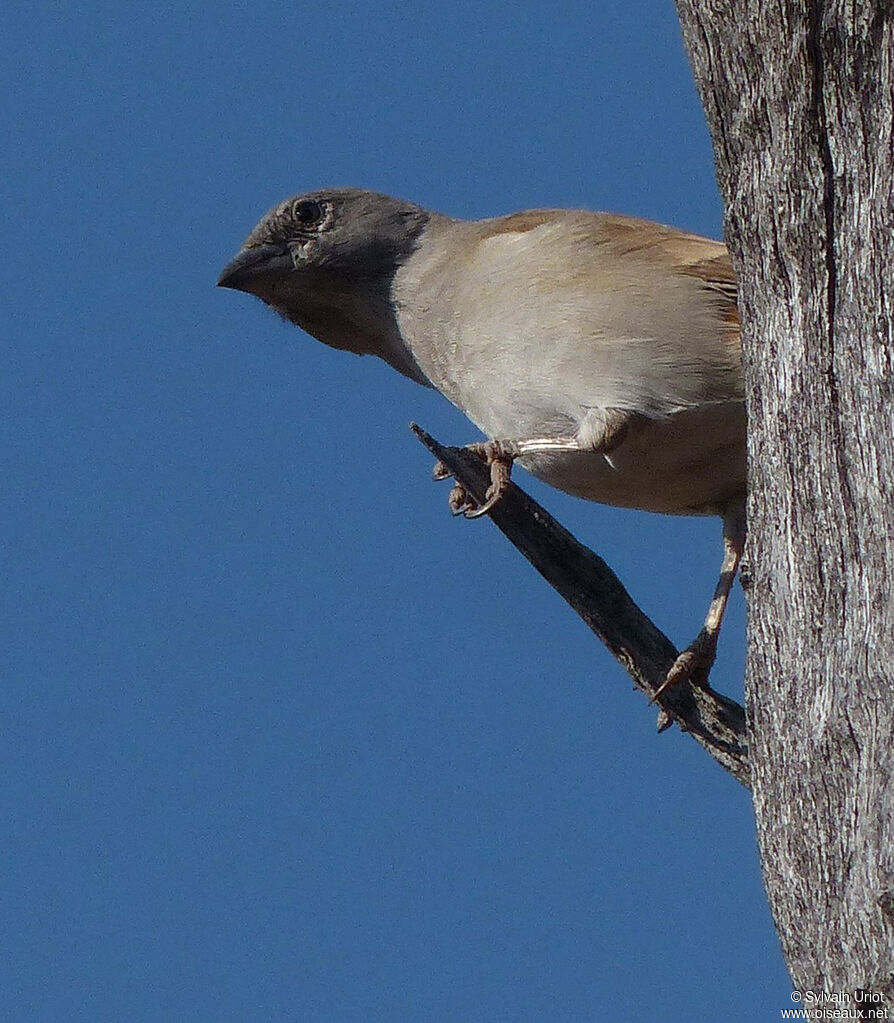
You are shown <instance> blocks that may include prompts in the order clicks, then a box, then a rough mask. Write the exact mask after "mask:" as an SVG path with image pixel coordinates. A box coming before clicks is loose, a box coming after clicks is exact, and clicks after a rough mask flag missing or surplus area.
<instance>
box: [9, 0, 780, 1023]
mask: <svg viewBox="0 0 894 1023" xmlns="http://www.w3.org/2000/svg"><path fill="white" fill-rule="evenodd" d="M4 34H5V44H4V45H5V49H6V51H7V52H6V56H5V59H4V60H3V62H2V70H0V75H2V77H3V80H4V82H3V84H4V86H5V94H6V95H7V97H8V101H7V104H5V109H4V112H3V113H2V115H0V116H2V118H3V121H4V124H3V136H4V139H5V145H4V147H3V151H2V153H0V163H2V172H3V180H4V181H5V183H6V188H5V193H6V197H5V202H4V209H3V212H2V219H0V223H2V226H3V233H4V249H5V251H6V253H7V276H6V282H7V283H6V288H5V289H4V296H3V299H2V302H3V313H2V322H3V325H4V329H3V333H4V338H5V349H6V359H5V371H4V373H3V375H2V383H0V387H2V391H3V408H4V417H3V421H4V434H5V437H4V441H5V442H4V444H3V445H2V449H0V457H2V459H3V463H4V464H3V467H2V473H3V479H4V488H3V490H4V492H3V496H2V503H0V518H2V521H0V527H2V537H3V539H2V559H3V574H4V577H5V579H6V587H5V588H4V609H3V618H2V620H3V622H4V637H3V642H2V652H0V658H2V660H0V663H2V666H3V684H2V686H0V722H2V732H3V741H2V744H0V762H2V763H0V799H2V816H3V820H4V821H5V825H6V826H5V828H4V829H3V835H4V841H3V864H4V867H3V871H2V889H0V892H2V903H0V908H2V918H3V921H4V923H3V925H2V926H3V935H2V942H0V1016H2V1017H3V1018H6V1019H11V1020H13V1019H14V1020H17V1021H56V1020H66V1021H81V1020H83V1021H90V1023H103V1021H116V1023H118V1021H128V1023H130V1021H170V1020H177V1021H207V1020H214V1021H230V1020H233V1021H237V1020H238V1021H243V1020H275V1021H293V1020H294V1021H309V1023H317V1021H320V1023H329V1021H338V1023H341V1021H357V1020H363V1021H388V1023H401V1021H407V1023H410V1021H412V1023H420V1021H428V1020H431V1021H437V1023H453V1021H456V1023H460V1021H462V1023H467V1021H470V1020H474V1021H476V1023H489V1021H504V1020H505V1021H529V1020H530V1021H539V1020H544V1021H546V1020H548V1021H550V1023H566V1021H567V1023H572V1021H573V1023H578V1021H583V1020H589V1019H599V1018H603V1017H604V1016H606V1015H611V1016H612V1018H616V1019H625V1020H632V1021H638V1020H651V1019H654V1018H656V1015H657V1016H660V1018H661V1019H662V1020H665V1021H669V1023H674V1021H677V1020H680V1021H683V1020H685V1021H686V1023H693V1021H701V1020H704V1021H708V1020H711V1021H713V1020H716V1019H717V1018H719V1017H721V1016H723V1017H724V1018H725V1019H727V1020H734V1021H748V1023H753V1021H754V1020H756V1019H763V1018H774V1017H775V1015H776V1012H777V1011H778V1009H779V1008H781V1007H784V1006H785V1005H790V1004H791V1003H790V1001H789V994H790V986H789V982H788V979H787V975H786V972H785V970H784V967H783V964H782V960H781V956H780V953H779V949H778V944H777V940H776V937H775V934H774V931H773V927H772V922H771V919H770V914H769V911H768V909H767V906H766V903H765V898H764V894H763V890H762V886H761V880H760V873H759V866H758V861H757V855H756V850H755V839H754V829H753V822H752V816H751V809H750V803H749V800H748V798H747V794H746V793H745V792H744V790H741V789H740V787H739V786H738V785H737V784H736V783H735V782H734V781H733V780H732V779H730V778H728V777H727V776H726V775H725V774H724V772H723V771H722V770H721V769H720V768H719V767H717V766H716V765H715V764H714V763H713V762H712V761H711V760H709V758H708V757H707V756H706V755H705V754H704V753H703V752H701V751H700V750H699V749H697V748H696V746H695V745H694V744H693V743H692V742H691V741H688V740H687V739H686V738H685V737H683V736H681V735H679V733H677V732H676V731H672V732H669V733H665V734H663V735H660V736H658V735H656V734H655V727H654V726H655V712H654V710H653V709H650V708H648V707H647V706H646V703H645V700H644V699H643V698H642V697H641V696H640V695H639V694H637V693H634V692H633V691H632V689H631V686H630V685H629V683H628V682H627V680H626V677H625V676H624V675H623V674H622V672H621V669H620V668H618V667H617V666H616V665H615V663H614V662H613V661H612V660H611V659H610V658H609V656H608V655H607V654H606V653H605V652H604V651H603V650H602V649H601V648H600V646H599V644H598V643H597V642H596V640H595V639H594V638H593V637H592V636H591V635H590V634H589V633H588V631H587V630H586V628H585V627H584V626H583V625H582V624H581V623H580V622H579V621H578V620H577V619H576V618H575V616H574V615H573V614H572V613H571V612H570V611H569V610H568V609H567V608H566V607H565V606H564V604H563V603H562V602H561V600H560V599H559V598H558V597H557V596H555V594H553V593H552V591H551V590H550V589H549V588H548V587H547V585H546V584H545V583H544V582H543V581H542V580H541V579H540V578H539V576H537V575H536V574H535V573H534V572H533V570H531V569H530V568H529V567H528V566H527V564H526V563H525V562H523V561H522V560H521V558H520V557H519V556H518V555H516V554H515V552H514V551H513V550H512V549H511V548H510V546H509V545H508V543H507V542H506V541H505V540H504V539H503V538H502V537H501V536H500V535H499V534H498V533H497V531H496V529H495V528H494V527H493V526H492V525H491V524H490V523H489V522H486V521H480V522H476V523H470V522H465V521H461V520H453V519H451V517H450V515H449V514H448V512H447V507H446V497H447V490H448V489H449V488H448V487H447V486H446V485H445V484H440V485H436V484H434V483H432V482H431V480H430V476H429V473H430V469H431V460H430V458H429V457H428V455H427V453H426V452H425V451H424V450H423V449H422V448H421V446H420V445H419V444H418V442H417V441H416V440H415V439H414V438H413V437H412V436H411V434H410V433H409V431H408V429H407V424H408V423H409V421H410V420H411V419H412V420H416V421H418V422H419V423H421V424H422V425H423V426H425V427H426V428H427V429H428V430H429V431H430V432H431V433H433V434H434V435H435V436H436V437H438V438H439V439H440V440H442V441H444V442H448V443H465V442H467V441H471V440H474V439H477V436H476V434H475V431H474V429H473V428H472V427H471V425H470V424H468V423H467V422H466V421H465V419H464V418H463V417H462V416H461V415H460V414H459V413H458V412H456V411H455V410H453V409H452V408H451V407H450V406H449V405H447V403H446V402H445V401H444V400H443V399H441V398H440V397H439V396H438V395H436V394H433V393H431V392H427V391H426V390H424V389H422V388H419V387H417V386H415V385H413V384H412V383H411V382H409V381H407V380H405V379H403V378H401V377H399V376H398V375H397V374H396V373H394V372H393V371H392V370H390V369H389V368H388V367H387V366H385V365H384V364H382V363H378V362H376V361H375V360H372V359H368V358H364V359H360V358H356V357H353V356H350V355H347V354H344V353H338V352H333V351H331V350H329V349H326V348H324V346H322V345H320V344H318V343H317V342H315V341H313V340H312V339H310V338H308V337H306V336H304V335H303V334H301V333H300V332H299V331H297V330H296V329H295V328H292V327H288V326H286V325H285V324H283V323H281V322H280V321H278V320H277V319H276V318H275V317H274V316H273V315H271V314H270V313H269V312H268V311H266V310H265V309H264V308H263V307H262V306H261V305H260V304H259V303H257V302H255V301H252V300H250V299H249V298H248V297H247V296H244V295H240V294H236V293H234V292H224V291H221V290H218V289H216V288H215V287H214V283H215V280H216V277H217V273H218V271H219V269H220V268H221V266H222V265H223V264H224V263H225V262H226V261H227V260H228V259H229V258H230V256H232V255H233V254H234V253H235V251H236V250H237V248H238V246H239V243H240V242H241V240H242V238H243V237H244V235H245V234H246V233H247V231H248V230H249V229H250V228H251V226H252V225H253V224H254V222H255V221H256V220H257V219H258V217H259V216H260V215H261V214H262V213H263V212H264V211H265V210H266V209H267V208H268V207H269V206H270V205H272V204H273V203H274V202H276V201H278V200H279V199H281V198H283V197H285V196H286V195H289V194H292V193H294V192H299V191H303V190H305V189H308V188H312V187H317V186H320V185H326V184H338V185H342V184H356V185H363V186H367V187H371V188H376V189H380V190H383V191H386V192H391V193H394V194H398V195H402V196H405V197H408V198H412V199H414V200H416V201H418V202H420V203H422V204H424V205H428V206H430V207H432V208H436V209H439V210H442V211H444V212H447V213H451V214H454V215H457V216H468V217H475V216H487V215H493V214H498V213H505V212H511V211H513V210H517V209H523V208H526V207H531V206H538V205H539V206H544V205H549V206H563V205H565V206H587V207H592V208H602V209H609V210H615V211H619V212H626V213H632V214H637V215H640V216H645V217H651V218H653V219H656V220H660V221H664V222H667V223H672V224H676V225H678V226H680V227H684V228H687V229H689V230H693V231H697V232H701V233H704V234H708V235H712V236H718V235H719V234H720V231H721V205H720V201H719V198H718V195H717V190H716V186H715V183H714V178H713V172H712V162H711V153H710V146H709V142H708V139H707V134H706V130H705V127H704V123H703V117H702V113H701V110H700V107H699V105H698V102H697V98H696V95H695V92H694V88H693V85H692V83H691V79H690V74H689V70H688V67H687V64H686V60H685V55H684V53H683V49H682V46H681V43H680V39H679V30H678V27H677V24H676V21H675V16H674V12H673V5H672V4H671V2H670V0H667V2H661V3H659V2H657V0H647V2H646V3H642V4H630V3H629V2H628V0H608V2H601V3H597V4H592V3H589V4H584V3H573V2H561V0H560V2H556V3H553V4H549V5H546V4H540V3H538V4H533V3H516V4H513V5H508V4H505V5H504V4H463V3H454V4H450V5H448V4H434V3H429V2H417V3H415V4H408V3H370V4H366V5H360V4H347V3H323V4H312V5H311V4H307V5H304V4H295V3H288V4H287V3H270V2H264V0H258V2H254V3H251V4H202V3H197V4H195V5H190V6H187V5H183V6H166V5H160V6H154V5H142V4H141V5H132V4H123V5H122V4H115V5H113V4H90V3H89V2H88V3H85V4H80V5H62V4H40V3H38V4H32V5H18V6H14V7H12V8H11V9H10V10H9V11H8V12H7V13H6V15H5V27H4ZM9 97H12V99H11V100H10V99H9ZM518 479H519V482H521V483H522V484H523V485H528V486H529V489H530V490H531V492H532V493H533V494H534V495H535V496H536V497H537V498H538V499H539V500H541V501H542V502H544V503H545V504H546V505H547V506H548V507H549V508H550V510H551V511H553V512H554V513H555V514H556V515H557V516H558V517H559V518H560V520H561V521H563V522H564V523H565V524H566V525H567V526H568V527H569V528H570V529H572V531H574V532H575V533H576V534H577V535H578V536H579V537H580V538H581V539H582V540H584V541H585V542H587V543H589V544H590V545H591V546H593V547H594V548H595V549H596V550H597V551H598V552H599V553H600V554H602V555H603V556H604V557H605V558H606V559H607V560H608V562H609V563H610V564H611V565H612V566H613V567H614V568H615V570H616V571H617V572H618V573H619V574H620V575H621V577H622V579H623V580H624V581H625V583H626V584H627V585H628V587H629V589H630V590H631V592H632V593H633V595H634V597H635V598H636V599H637V600H638V601H639V602H640V603H641V604H642V605H643V607H644V608H645V609H646V610H647V611H648V612H649V613H650V614H651V615H652V616H653V618H654V619H655V620H656V622H657V623H658V624H659V625H660V626H661V627H662V628H663V629H664V630H665V631H666V632H667V633H668V634H669V635H670V636H671V637H673V638H674V639H675V640H676V641H677V642H678V643H681V644H682V643H685V642H687V641H688V640H689V639H691V638H692V637H693V636H694V635H695V633H696V631H697V629H698V627H699V624H700V621H701V618H702V616H703V614H704V612H705V610H706V605H707V601H708V599H709V597H710V593H711V589H712V587H713V584H714V576H715V572H716V569H717V566H718V563H719V556H720V524H719V522H716V521H698V520H672V519H668V518H663V517H657V516H648V515H646V514H640V513H635V512H625V511H619V510H613V509H607V508H601V507H599V506H596V505H591V504H586V503H584V502H580V501H575V500H573V499H572V498H568V497H565V496H563V495H561V494H558V493H554V492H551V491H549V490H548V488H545V487H543V486H541V485H539V484H536V483H535V481H533V480H531V479H530V478H527V477H525V476H524V474H523V473H519V475H518ZM743 662H744V613H743V609H742V600H741V594H740V593H739V592H738V591H737V594H736V597H735V602H734V605H733V608H732V613H731V615H730V619H729V621H728V624H727V627H726V629H725V634H724V636H723V638H722V644H721V656H720V659H719V661H718V664H717V666H716V668H715V672H714V676H713V677H714V683H715V685H716V686H717V688H719V689H721V690H722V691H725V692H728V693H730V694H731V695H734V696H741V691H742V682H741V676H742V670H743Z"/></svg>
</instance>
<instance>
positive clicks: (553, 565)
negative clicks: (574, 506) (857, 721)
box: [412, 424, 750, 787]
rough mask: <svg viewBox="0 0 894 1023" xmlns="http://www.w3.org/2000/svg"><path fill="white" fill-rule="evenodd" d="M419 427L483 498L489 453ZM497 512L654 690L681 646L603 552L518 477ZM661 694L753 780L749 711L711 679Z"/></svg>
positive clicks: (666, 710) (511, 536)
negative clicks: (446, 442)
mask: <svg viewBox="0 0 894 1023" xmlns="http://www.w3.org/2000/svg"><path fill="white" fill-rule="evenodd" d="M412 430H413V432H414V433H415V434H416V436H417V437H418V438H419V439H420V440H421V441H422V443H423V444H424V445H425V446H426V447H427V448H428V450H429V451H430V452H431V453H432V454H433V455H434V456H435V457H436V458H437V459H439V461H441V462H443V463H444V465H446V466H447V468H448V469H449V470H450V473H451V475H452V476H453V477H454V478H455V479H456V480H457V481H458V482H460V483H461V484H462V485H463V486H464V487H465V488H466V490H467V491H468V492H469V493H470V494H471V495H472V496H473V497H474V498H475V499H476V500H477V501H479V502H483V500H484V494H485V491H486V490H487V486H488V483H489V482H490V474H489V472H488V470H487V468H486V467H485V465H484V463H483V462H482V461H481V459H480V458H478V457H476V456H475V455H473V454H471V453H470V452H469V451H467V450H466V449H465V448H456V447H444V446H442V445H441V444H439V443H438V442H437V441H436V440H434V438H432V437H430V436H429V435H428V434H427V433H426V432H425V430H423V429H421V428H420V427H418V426H416V425H415V424H414V425H413V426H412ZM490 518H491V519H492V520H493V522H494V525H496V527H497V528H498V529H499V530H500V532H501V533H503V535H504V536H506V537H507V539H508V540H509V541H510V542H511V543H512V544H513V545H514V546H515V547H516V548H517V549H518V550H519V551H520V552H521V553H522V554H523V555H524V556H525V557H526V558H527V559H528V561H530V563H531V564H532V565H533V566H534V568H536V569H537V571H538V572H539V573H540V574H541V575H542V576H543V577H544V579H546V581H547V582H548V583H549V584H550V585H551V586H552V587H553V588H554V589H555V590H556V591H557V592H558V593H559V594H560V596H561V597H562V598H563V599H564V600H565V601H566V602H567V603H568V604H570V605H571V607H572V608H574V610H575V611H576V612H577V613H578V614H579V615H580V617H581V618H582V619H583V620H584V621H585V622H586V623H587V625H588V626H589V627H590V629H592V631H593V632H594V633H596V635H597V636H598V637H599V639H601V640H602V642H603V643H604V644H605V645H606V647H608V649H609V651H610V652H611V653H612V655H613V656H614V657H615V658H616V660H617V661H618V663H619V664H620V665H621V666H622V667H623V668H624V670H625V671H626V672H627V674H628V675H629V676H630V677H631V678H632V679H633V682H634V684H635V685H636V686H637V688H639V689H641V690H642V692H644V693H645V694H646V695H647V696H649V697H650V698H652V697H653V696H654V694H655V692H656V691H657V690H658V688H659V687H660V686H661V684H662V683H663V682H664V679H665V677H666V676H667V673H668V670H669V669H670V667H671V665H672V664H673V663H674V661H675V660H676V658H677V655H678V651H677V649H676V648H675V647H674V645H673V643H671V641H670V640H669V639H668V638H667V636H665V635H664V633H663V632H661V630H660V629H658V628H657V627H656V626H655V625H654V624H653V622H652V621H651V620H650V619H649V618H648V617H647V616H646V615H645V614H644V613H643V612H642V610H640V608H639V607H638V606H637V605H636V604H635V603H634V601H633V600H632V599H631V597H630V594H629V593H628V592H627V591H626V590H625V589H624V587H623V586H622V584H621V582H620V580H619V579H618V577H617V576H616V575H615V573H614V572H612V570H611V569H610V568H609V567H608V565H607V564H606V563H605V562H604V561H603V560H602V558H600V557H599V556H598V555H596V554H594V553H593V551H591V550H590V549H589V548H588V547H585V546H584V545H583V544H581V543H579V542H578V541H577V540H576V539H575V538H574V537H573V536H572V535H571V533H569V532H568V530H567V529H565V528H564V526H562V525H560V524H559V523H558V522H557V521H556V520H555V519H554V518H553V517H552V516H551V515H550V514H549V513H548V512H547V511H546V510H545V509H544V508H543V507H541V506H540V505H539V504H538V503H537V502H536V501H534V500H533V499H532V498H531V497H529V496H528V495H527V494H526V493H525V492H524V491H523V490H521V489H519V487H517V486H516V485H515V484H514V483H510V485H509V490H508V492H507V493H506V494H505V496H504V497H503V498H502V500H501V501H500V502H499V503H498V504H497V505H496V506H495V507H494V508H493V510H492V511H491V512H490ZM658 702H659V703H660V705H661V718H659V721H660V722H663V723H666V724H669V723H670V722H675V723H676V724H678V725H679V726H680V728H681V729H683V731H685V732H688V733H689V734H690V735H691V736H692V737H693V739H695V741H696V742H697V743H698V744H699V745H700V746H702V747H703V748H704V749H705V750H707V751H708V753H710V754H711V756H712V757H713V758H714V759H715V760H716V761H717V762H718V763H719V764H720V765H721V766H722V767H725V768H726V769H727V771H729V772H730V773H731V774H732V775H733V777H735V778H737V779H738V780H739V781H740V782H741V783H742V784H743V785H745V786H746V787H747V786H748V785H749V777H750V775H749V765H748V746H747V741H746V725H745V712H744V710H743V709H742V707H741V706H740V705H739V704H738V703H736V702H735V701H733V700H730V699H728V698H727V697H725V696H722V695H721V694H720V693H717V692H715V691H714V690H713V689H711V688H710V687H709V686H704V687H701V686H692V685H690V684H689V683H688V682H686V683H681V684H680V685H676V686H673V687H671V688H669V689H667V690H666V691H665V692H664V693H663V694H662V695H661V696H660V697H659V701H658ZM662 726H663V725H662V724H660V725H659V727H662Z"/></svg>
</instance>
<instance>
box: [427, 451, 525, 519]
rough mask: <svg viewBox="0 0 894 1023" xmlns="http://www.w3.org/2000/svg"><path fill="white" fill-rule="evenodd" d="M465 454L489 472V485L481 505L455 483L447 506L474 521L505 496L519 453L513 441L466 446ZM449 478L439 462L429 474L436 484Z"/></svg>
mask: <svg viewBox="0 0 894 1023" xmlns="http://www.w3.org/2000/svg"><path fill="white" fill-rule="evenodd" d="M466 450H467V451H471V452H472V453H473V454H475V455H477V456H478V457H479V458H480V459H481V460H482V461H483V462H485V463H486V464H487V465H488V466H489V468H490V485H489V486H488V488H487V491H486V492H485V495H484V504H478V502H477V501H476V500H475V499H474V498H473V497H472V495H471V494H470V493H469V492H468V491H467V490H466V488H465V487H464V486H463V485H462V484H461V483H457V484H456V485H455V486H454V488H453V489H452V490H451V491H450V496H449V497H448V498H447V503H448V504H449V506H450V511H451V512H452V513H453V514H454V515H465V517H466V518H467V519H477V518H480V517H481V516H482V515H486V514H487V513H488V512H489V511H490V510H491V509H492V508H493V507H494V505H496V504H497V503H498V502H499V500H500V499H501V498H502V496H503V495H504V494H505V493H506V490H507V488H508V486H509V480H510V477H511V474H512V463H513V462H514V461H515V459H516V458H518V456H519V454H520V451H519V447H518V445H517V444H516V443H515V442H514V441H505V440H486V441H481V442H479V443H477V444H469V445H467V447H466ZM450 475H451V474H450V471H449V470H448V468H447V466H446V465H444V463H443V462H438V463H437V464H436V465H435V467H434V470H433V471H432V476H433V477H434V479H436V480H443V479H446V478H447V477H448V476H450Z"/></svg>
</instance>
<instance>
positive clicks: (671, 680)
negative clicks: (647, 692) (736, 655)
mask: <svg viewBox="0 0 894 1023" xmlns="http://www.w3.org/2000/svg"><path fill="white" fill-rule="evenodd" d="M716 656H717V633H716V632H709V631H708V630H707V629H702V631H701V632H700V633H699V634H698V635H697V636H696V637H695V640H694V641H693V642H692V643H690V644H689V646H688V647H686V649H685V650H684V651H683V652H682V653H681V654H680V655H679V657H677V659H676V660H675V661H674V663H673V664H672V665H671V668H670V671H669V672H668V673H667V676H666V677H665V679H664V681H663V682H662V683H661V685H660V686H659V687H658V688H657V689H656V690H655V692H654V693H653V694H652V698H651V700H649V702H650V703H655V701H656V700H657V699H658V698H659V697H660V696H661V695H662V694H663V693H664V692H666V691H667V690H668V689H670V687H671V686H676V685H679V684H680V683H681V682H691V683H693V684H695V685H705V683H706V682H707V681H708V674H709V672H710V671H711V668H712V666H713V664H714V659H715V658H716Z"/></svg>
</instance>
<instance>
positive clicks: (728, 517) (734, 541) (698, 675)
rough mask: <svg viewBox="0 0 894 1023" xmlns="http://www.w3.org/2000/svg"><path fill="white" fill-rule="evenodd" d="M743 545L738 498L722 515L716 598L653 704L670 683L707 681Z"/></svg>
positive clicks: (742, 517) (742, 504) (742, 505)
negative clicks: (721, 553)
mask: <svg viewBox="0 0 894 1023" xmlns="http://www.w3.org/2000/svg"><path fill="white" fill-rule="evenodd" d="M744 546H745V502H744V501H741V502H738V501H737V502H736V504H735V505H734V506H733V507H731V508H729V509H727V512H726V514H725V515H724V516H723V562H722V563H721V566H720V578H719V579H718V581H717V588H716V589H715V590H714V597H713V599H712V600H711V606H710V607H709V608H708V614H707V615H706V617H705V624H704V625H703V626H702V629H701V632H699V634H698V635H697V636H696V637H695V640H694V641H693V642H692V643H690V644H689V646H688V647H687V648H686V649H685V650H684V651H683V652H682V653H681V654H680V656H679V657H678V658H677V659H676V660H675V661H674V663H673V664H672V665H671V669H670V671H669V672H668V673H667V677H666V678H665V680H664V682H662V683H661V685H660V686H659V687H658V689H656V690H655V692H654V693H653V694H652V699H651V700H650V702H651V703H654V702H655V701H656V700H657V699H658V697H659V696H661V694H662V693H663V692H664V691H665V690H666V689H668V688H669V687H670V686H674V685H677V684H678V683H680V682H685V681H700V682H706V681H707V679H708V672H709V671H710V670H711V667H712V665H713V664H714V658H715V657H716V656H717V637H718V636H719V634H720V626H721V625H722V624H723V614H724V612H725V611H726V605H727V601H728V600H729V595H730V590H731V589H732V586H733V581H734V580H735V578H736V572H737V571H738V568H739V562H740V561H741V560H742V551H743V549H744Z"/></svg>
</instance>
